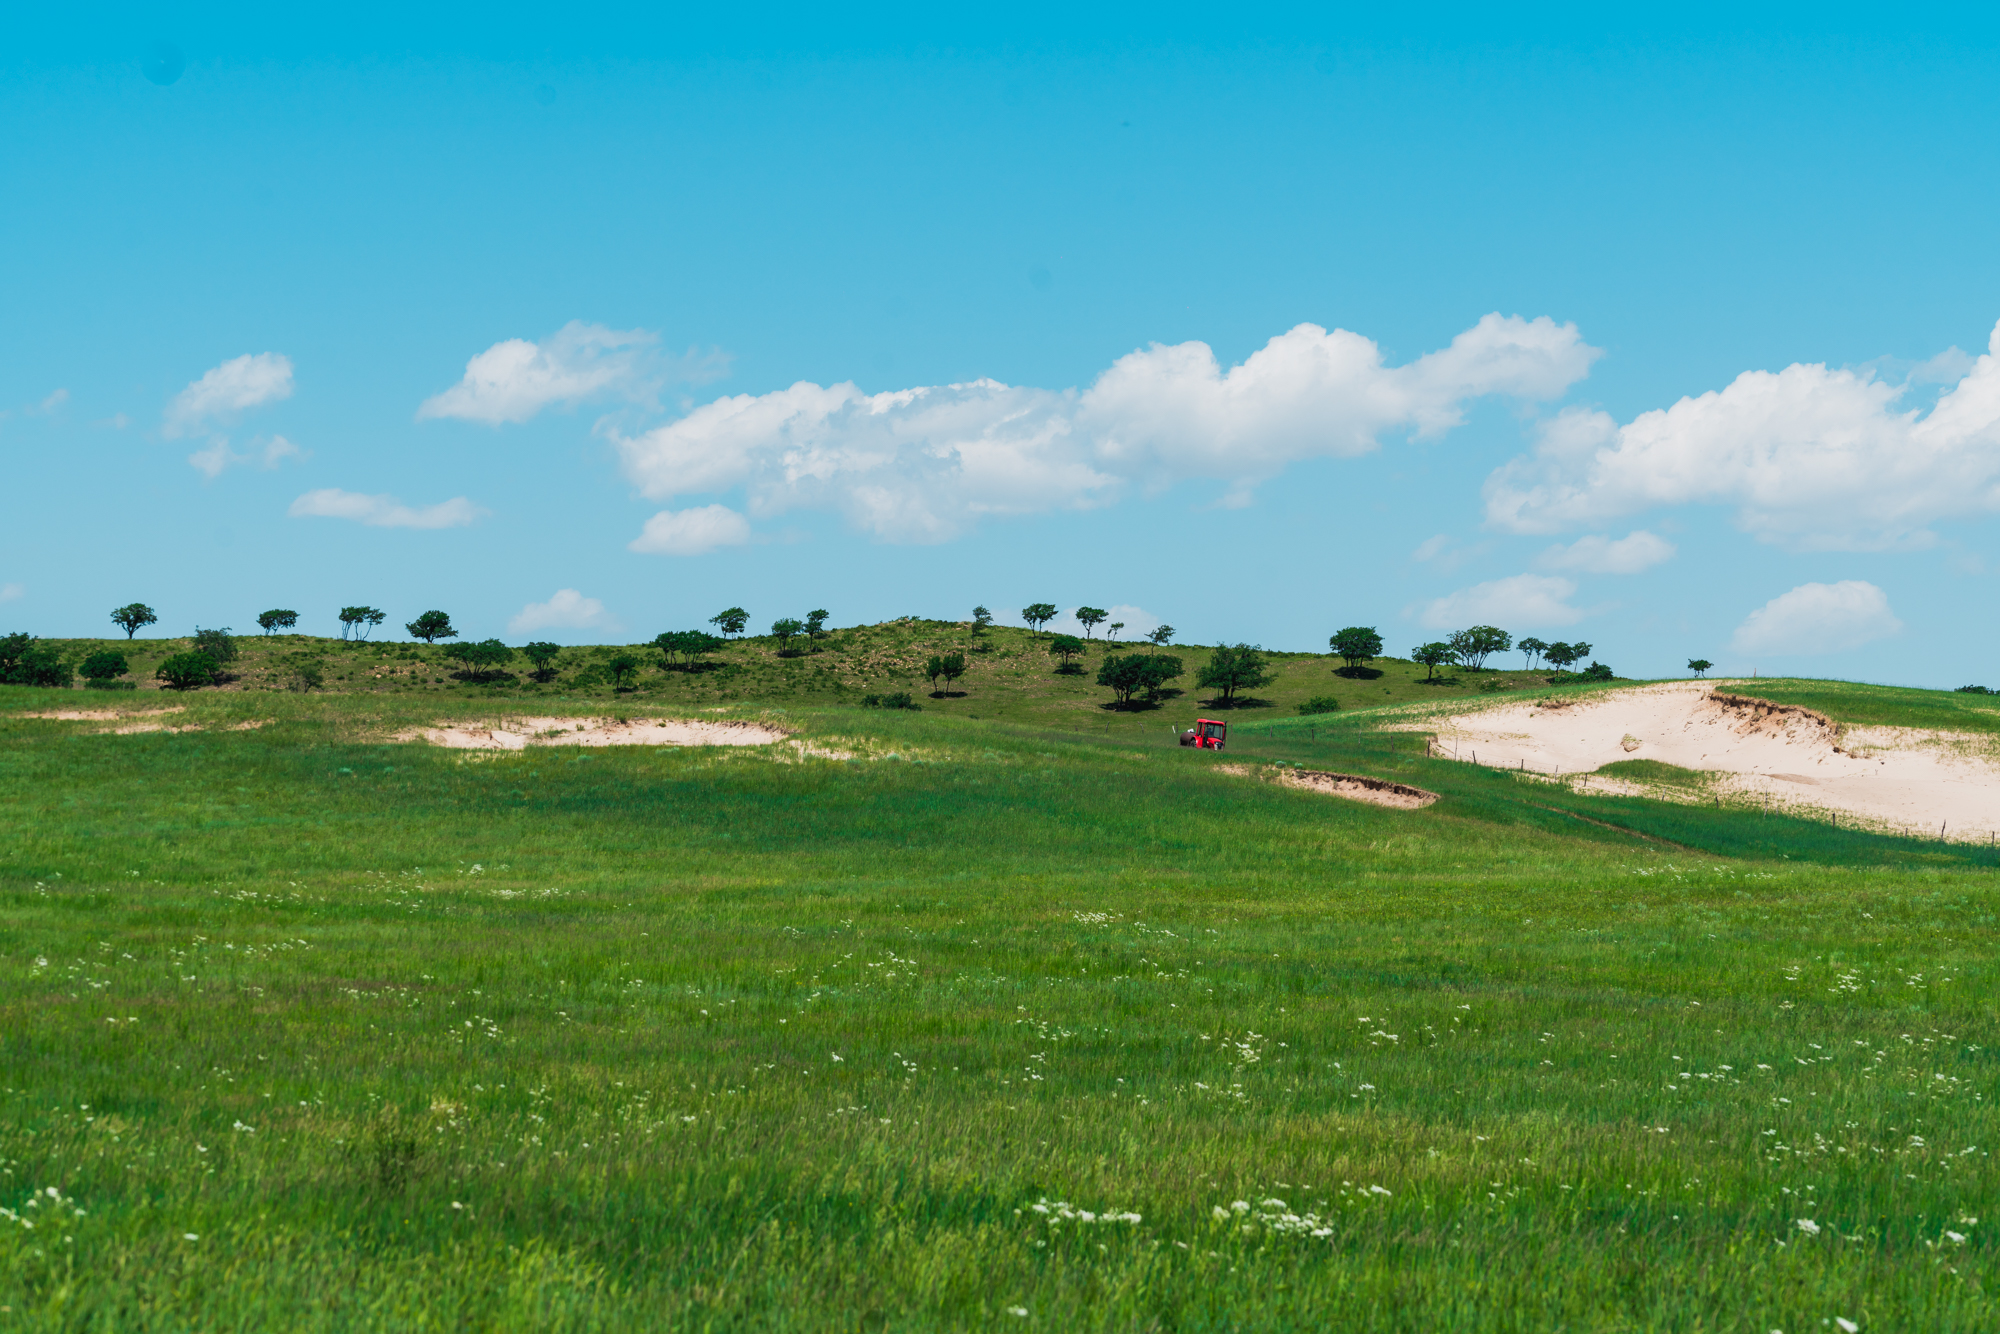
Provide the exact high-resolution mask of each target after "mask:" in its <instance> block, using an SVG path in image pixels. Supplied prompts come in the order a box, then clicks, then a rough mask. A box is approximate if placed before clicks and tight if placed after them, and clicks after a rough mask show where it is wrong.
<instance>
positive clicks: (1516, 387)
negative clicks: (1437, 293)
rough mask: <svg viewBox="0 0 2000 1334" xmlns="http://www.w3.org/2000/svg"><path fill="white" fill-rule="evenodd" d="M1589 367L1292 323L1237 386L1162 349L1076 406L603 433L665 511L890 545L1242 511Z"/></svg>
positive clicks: (826, 416) (934, 391)
mask: <svg viewBox="0 0 2000 1334" xmlns="http://www.w3.org/2000/svg"><path fill="white" fill-rule="evenodd" d="M1597 356H1598V352H1597V350H1596V349H1595V348H1592V347H1590V346H1588V345H1587V344H1585V343H1584V342H1583V340H1582V339H1581V337H1580V336H1579V335H1578V334H1577V331H1576V327H1575V326H1574V325H1558V324H1556V323H1554V322H1553V321H1551V320H1549V319H1547V318H1546V317H1544V318H1541V319H1536V320H1523V319H1520V318H1518V317H1510V318H1503V317H1501V316H1499V315H1488V316H1486V317H1485V318H1484V319H1482V320H1480V321H1479V323H1478V324H1477V325H1475V326H1474V327H1473V328H1471V329H1468V330H1466V331H1465V332H1464V333H1461V334H1460V335H1458V337H1457V338H1455V339H1453V340H1452V343H1451V346H1449V347H1447V348H1445V349H1443V350H1441V351H1438V352H1433V353H1431V354H1429V355H1428V356H1424V357H1420V358H1418V359H1417V360H1416V361H1413V362H1411V363H1409V364H1408V365H1405V366H1386V365H1384V364H1383V361H1382V354H1381V349H1379V348H1378V347H1376V345H1375V344H1374V343H1373V342H1371V341H1370V340H1368V339H1366V338H1363V337H1361V336H1360V335H1359V334H1353V333H1348V332H1346V331H1345V330H1339V329H1336V330H1334V331H1332V332H1330V333H1329V332H1328V331H1327V330H1325V329H1322V328H1320V327H1319V326H1317V325H1312V324H1301V325H1299V326H1298V327H1297V328H1294V329H1292V330H1291V331H1290V332H1288V333H1284V334H1280V335H1279V336H1278V337H1276V338H1273V339H1272V340H1271V341H1270V342H1269V343H1267V344H1265V346H1264V347H1262V348H1260V349H1259V350H1258V351H1256V352H1255V353H1253V354H1251V355H1250V356H1249V357H1248V358H1246V359H1245V360H1244V361H1243V362H1242V363H1241V364H1240V365H1237V366H1233V367H1231V368H1229V369H1228V370H1227V371H1225V370H1223V369H1222V367H1221V365H1220V364H1219V363H1218V362H1217V361H1216V358H1215V354H1214V352H1213V351H1212V350H1210V348H1209V347H1208V345H1207V344H1206V343H1199V342H1190V343H1181V344H1178V345H1176V346H1172V347H1168V346H1164V345H1161V344H1157V343H1156V344H1154V345H1153V346H1152V347H1150V348H1147V349H1145V350H1143V351H1139V352H1133V353H1130V354H1129V355H1127V356H1124V357H1121V358H1119V359H1118V361H1116V362H1115V363H1113V364H1112V366H1111V367H1110V368H1109V369H1107V370H1106V371H1105V372H1104V373H1103V374H1102V375H1100V376H1099V377H1098V379H1097V381H1096V382H1095V383H1094V384H1092V385H1091V386H1090V388H1088V389H1086V390H1082V391H1078V390H1074V389H1070V390H1062V391H1055V390H1048V389H1034V388H1023V387H1019V386H1013V385H1005V384H1001V383H999V382H997V381H994V380H973V381H969V382H966V383H961V384H949V385H933V386H927V387H921V388H914V389H903V390H896V391H892V392H888V393H880V394H864V393H863V392H862V391H861V390H860V389H858V388H856V387H855V386H854V385H853V384H837V385H833V386H831V387H825V386H821V385H817V384H811V383H808V382H804V381H801V382H800V383H798V384H795V385H793V386H791V387H790V388H789V389H781V390H777V391H775V392H772V393H768V394H762V395H749V394H740V395H735V396H731V397H727V398H721V399H717V400H716V401H714V402H712V403H708V404H706V405H704V406H702V407H699V408H696V409H695V410H694V411H692V412H690V413H689V414H688V415H687V416H685V417H683V418H681V419H680V420H679V421H675V422H671V423H668V424H667V425H664V426H660V427H656V428H654V429H653V430H650V431H646V432H643V433H641V434H639V435H636V436H627V435H625V434H623V433H622V432H621V431H620V430H619V429H618V428H617V427H616V426H613V425H610V424H606V425H605V426H604V427H603V428H602V429H604V431H605V434H606V435H608V436H609V438H610V439H611V441H612V442H613V444H614V445H615V446H616V447H617V449H618V451H619V454H620V456H621V457H622V459H623V462H624V466H625V472H626V475H627V476H628V477H630V478H631V479H632V481H633V482H634V483H635V484H636V485H637V486H638V487H639V489H640V490H641V492H643V493H644V494H645V495H647V496H649V497H652V498H654V499H667V498H670V497H674V496H682V495H692V494H699V493H702V492H713V491H720V490H724V489H727V488H732V487H737V486H742V487H745V488H746V489H747V491H748V493H749V509H750V512H751V513H752V514H753V515H756V516H758V517H766V516H770V515H775V514H778V513H781V512H783V511H785V510H789V509H793V508H799V507H824V508H831V509H835V510H838V511H839V512H841V513H843V514H845V515H846V516H847V518H848V519H849V520H850V521H851V522H852V523H854V524H855V525H856V526H858V527H860V528H862V529H865V530H867V531H869V532H872V533H874V534H875V535H876V536H877V537H879V538H882V539H885V540H888V541H902V542H935V541H943V540H946V539H948V538H951V537H954V536H956V535H957V534H959V533H960V532H962V531H964V530H965V529H966V528H967V527H968V526H970V525H971V524H972V523H974V522H975V521H976V520H977V519H978V518H979V517H980V516H982V515H1014V514H1038V513H1044V512H1047V511H1049V510H1054V509H1079V508H1087V507H1090V506H1095V505H1101V504H1106V503H1108V502H1109V501H1111V500H1112V499H1114V498H1115V497H1116V496H1117V495H1118V494H1120V493H1121V492H1122V491H1123V490H1124V489H1125V488H1127V487H1128V486H1133V485H1137V486H1140V487H1144V488H1146V489H1149V490H1158V489H1160V488H1162V487H1166V486H1169V485H1171V484H1173V483H1174V482H1177V481H1180V480H1182V479H1186V478H1208V479H1213V480H1217V481H1220V482H1222V483H1224V484H1226V485H1227V486H1228V488H1229V491H1228V493H1227V495H1225V496H1224V497H1223V501H1224V503H1228V504H1241V503H1244V502H1246V501H1247V500H1248V497H1249V493H1250V490H1251V489H1252V488H1253V487H1255V486H1256V485H1257V484H1258V483H1260V482H1263V481H1266V480H1268V479H1270V478H1271V477H1274V476H1276V475H1277V474H1278V473H1280V472H1282V471H1283V470H1284V469H1285V468H1286V467H1287V466H1289V465H1291V464H1293V463H1296V462H1299V461H1301V460H1304V459H1309V458H1321V457H1331V458H1348V457H1353V456H1355V455H1359V454H1364V453H1367V452H1368V451H1370V450H1372V449H1375V448H1376V447H1377V445H1378V438H1379V437H1380V436H1381V435H1382V434H1383V433H1385V432H1389V431H1404V432H1409V433H1412V434H1415V435H1418V436H1428V435H1436V434H1438V433H1439V432H1442V431H1445V430H1448V429H1450V428H1451V427H1453V426H1455V425H1457V424H1458V423H1459V422H1460V420H1462V417H1463V413H1464V408H1465V404H1466V403H1467V402H1468V401H1469V400H1470V399H1473V398H1477V397H1480V396H1482V395H1487V394H1504V395H1509V396H1513V397H1517V398H1528V399H1543V398H1550V397H1554V396H1556V395H1559V394H1561V393H1562V392H1563V391H1564V390H1565V389H1567V388H1568V386H1569V385H1571V384H1573V383H1575V381H1576V380H1578V379H1580V378H1581V377H1582V376H1583V375H1584V374H1585V373H1586V372H1587V371H1588V370H1589V367H1590V363H1591V362H1592V361H1593V360H1594V359H1595V358H1596V357H1597Z"/></svg>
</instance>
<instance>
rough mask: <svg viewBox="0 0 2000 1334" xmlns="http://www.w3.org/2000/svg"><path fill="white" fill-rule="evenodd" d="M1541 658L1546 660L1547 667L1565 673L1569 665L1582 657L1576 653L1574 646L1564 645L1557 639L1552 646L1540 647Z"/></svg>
mask: <svg viewBox="0 0 2000 1334" xmlns="http://www.w3.org/2000/svg"><path fill="white" fill-rule="evenodd" d="M1542 656H1543V657H1544V658H1547V659H1548V660H1549V666H1551V667H1553V668H1555V669H1556V670H1557V671H1567V670H1569V665H1570V664H1571V663H1573V662H1575V661H1576V660H1577V659H1578V658H1580V657H1582V656H1583V655H1582V654H1581V653H1578V652H1577V651H1576V646H1575V645H1574V644H1565V643H1563V642H1562V641H1561V640H1560V639H1558V640H1557V641H1556V642H1555V643H1553V644H1544V645H1543V646H1542Z"/></svg>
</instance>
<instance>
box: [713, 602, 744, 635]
mask: <svg viewBox="0 0 2000 1334" xmlns="http://www.w3.org/2000/svg"><path fill="white" fill-rule="evenodd" d="M708 623H709V624H710V625H712V626H714V627H715V628H716V629H718V630H720V631H722V633H723V634H725V635H740V634H742V633H743V627H744V626H746V625H748V624H750V613H749V612H747V611H745V610H743V608H741V607H731V608H729V609H728V610H727V611H719V612H717V613H716V614H715V615H713V616H711V617H709V618H708Z"/></svg>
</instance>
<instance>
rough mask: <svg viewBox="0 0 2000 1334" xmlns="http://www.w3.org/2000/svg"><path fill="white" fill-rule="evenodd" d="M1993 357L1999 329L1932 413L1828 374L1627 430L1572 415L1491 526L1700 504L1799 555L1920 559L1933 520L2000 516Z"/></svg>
mask: <svg viewBox="0 0 2000 1334" xmlns="http://www.w3.org/2000/svg"><path fill="white" fill-rule="evenodd" d="M1996 354H2000V326H1996V327H1995V329H1994V333H1993V337H1992V339H1991V341H1990V343H1989V350H1988V352H1987V354H1986V355H1984V356H1982V357H1980V358H1978V359H1977V360H1976V361H1973V362H1971V364H1970V366H1969V367H1967V368H1966V369H1965V371H1964V373H1963V374H1962V375H1961V376H1960V377H1959V378H1958V380H1957V382H1956V383H1955V384H1954V385H1952V387H1951V388H1950V389H1948V390H1947V391H1945V392H1944V393H1943V394H1941V395H1940V396H1939V398H1938V400H1937V405H1936V406H1935V407H1934V408H1932V409H1931V410H1930V411H1929V412H1928V413H1923V412H1920V411H1918V410H1916V409H1913V408H1902V407H1901V406H1900V401H1901V399H1902V398H1903V396H1904V394H1905V392H1906V390H1907V388H1908V384H1907V382H1906V383H1905V384H1903V385H1895V384H1889V383H1886V382H1883V381H1880V380H1877V379H1876V378H1874V375H1873V373H1872V372H1870V371H1868V370H1865V369H1864V370H1859V371H1856V370H1829V369H1828V368H1827V367H1825V366H1823V365H1793V366H1788V367H1786V368H1785V369H1784V370H1782V371H1778V372H1776V373H1771V372H1768V371H1748V372H1745V373H1744V374H1742V375H1739V376H1738V377H1737V378H1736V380H1735V381H1734V382H1733V383H1731V384H1730V385H1729V387H1728V388H1726V389H1723V390H1721V391H1720V392H1711V393H1706V394H1703V395H1701V396H1700V397H1699V398H1683V399H1681V400H1680V401H1679V402H1678V403H1676V404H1674V405H1673V406H1672V407H1670V408H1666V409H1659V410H1654V411H1652V412H1647V413H1642V414H1641V415H1640V416H1638V417H1637V418H1635V419H1633V420H1632V421H1631V422H1629V423H1627V424H1626V425H1624V426H1620V425H1618V424H1617V423H1616V422H1614V421H1613V420H1612V419H1611V417H1609V416H1608V415H1606V414H1605V413H1602V412H1589V411H1583V410H1571V411H1567V412H1564V413H1562V414H1561V415H1559V416H1558V417H1556V418H1555V419H1554V420H1553V421H1552V422H1550V423H1548V424H1547V427H1546V429H1545V431H1544V435H1543V439H1542V442H1541V444H1540V445H1539V447H1538V448H1537V449H1536V451H1535V453H1534V455H1533V456H1531V457H1523V458H1517V459H1515V460H1514V461H1513V462H1511V463H1509V464H1507V465H1505V466H1504V467H1502V468H1500V469H1498V470H1497V471H1496V472H1494V474H1493V475H1492V477H1490V478H1489V479H1488V480H1487V484H1486V511H1487V517H1488V518H1489V519H1490V520H1491V521H1492V522H1493V523H1494V524H1496V525H1498V526H1499V527H1501V528H1504V529H1507V530H1509V531H1512V532H1518V533H1548V532H1557V531H1560V530H1561V529H1563V528H1567V527H1570V526H1572V525H1579V524H1597V523H1601V522H1603V521H1605V520H1607V519H1612V518H1616V517H1618V516H1620V515H1625V514H1633V513H1637V512H1639V511H1641V510H1645V509H1649V508H1651V507H1653V506H1657V505H1678V504H1690V503H1705V504H1717V505H1729V506H1733V507H1734V508H1735V509H1736V522H1737V524H1738V525H1739V526H1740V527H1741V528H1743V529H1744V530H1745V531H1746V532H1749V533H1752V534H1754V535H1756V536H1757V537H1758V538H1759V539H1761V540H1763V541H1767V542H1776V543H1780V544H1783V545H1785V546H1789V547H1793V548H1795V549H1805V550H1825V549H1837V550H1856V551H1871V550H1882V549H1887V548H1897V547H1917V546H1926V545H1929V544H1930V543H1931V542H1932V541H1934V540H1935V539H1934V535H1933V534H1932V533H1931V531H1930V528H1929V525H1931V524H1932V523H1935V522H1936V521H1938V520H1940V519H1948V518H1954V517H1963V516H1968V515H1975V514H1990V513H1993V512H1995V511H2000V355H1996ZM1951 360H1952V359H1951V358H1949V357H1941V358H1935V359H1933V361H1932V362H1930V363H1926V367H1929V368H1931V369H1932V371H1933V372H1934V371H1936V370H1938V369H1947V368H1948V367H1949V365H1950V363H1951Z"/></svg>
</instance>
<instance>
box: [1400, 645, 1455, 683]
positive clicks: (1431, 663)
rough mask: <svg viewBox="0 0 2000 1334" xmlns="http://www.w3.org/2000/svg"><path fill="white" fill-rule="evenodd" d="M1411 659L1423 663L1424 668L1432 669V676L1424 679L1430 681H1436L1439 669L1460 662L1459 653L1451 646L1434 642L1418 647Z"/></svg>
mask: <svg viewBox="0 0 2000 1334" xmlns="http://www.w3.org/2000/svg"><path fill="white" fill-rule="evenodd" d="M1410 658H1411V660H1412V661H1414V662H1421V663H1422V664H1423V665H1424V666H1426V667H1428V668H1430V669H1431V670H1430V675H1429V676H1426V677H1425V678H1424V680H1426V681H1430V680H1434V679H1436V677H1437V671H1438V668H1440V667H1444V666H1448V665H1450V664H1451V663H1455V662H1457V661H1458V651H1457V650H1456V649H1454V648H1453V647H1452V646H1451V645H1449V644H1443V643H1438V642H1437V641H1435V640H1433V641H1432V642H1431V643H1428V644H1419V645H1417V647H1416V649H1415V651H1413V652H1412V653H1411V654H1410Z"/></svg>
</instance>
